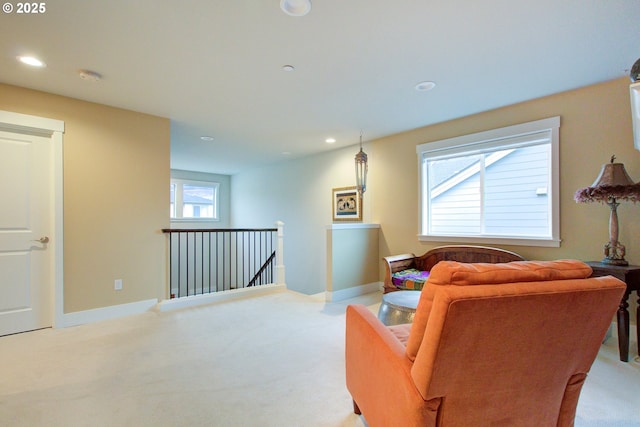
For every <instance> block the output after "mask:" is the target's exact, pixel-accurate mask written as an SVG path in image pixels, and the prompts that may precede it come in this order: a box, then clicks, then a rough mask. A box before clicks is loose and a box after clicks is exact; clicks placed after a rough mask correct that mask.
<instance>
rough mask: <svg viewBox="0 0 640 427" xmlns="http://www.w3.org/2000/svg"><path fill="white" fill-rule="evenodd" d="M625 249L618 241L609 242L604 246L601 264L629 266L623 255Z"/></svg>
mask: <svg viewBox="0 0 640 427" xmlns="http://www.w3.org/2000/svg"><path fill="white" fill-rule="evenodd" d="M625 252H626V248H625V247H624V245H623V244H622V243H620V242H618V241H609V242H607V244H606V245H604V259H603V260H602V263H603V264H609V265H629V263H628V262H627V260H626V259H624V255H625Z"/></svg>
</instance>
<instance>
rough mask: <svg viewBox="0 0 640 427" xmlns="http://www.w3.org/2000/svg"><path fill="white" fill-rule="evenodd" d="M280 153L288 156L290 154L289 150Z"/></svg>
mask: <svg viewBox="0 0 640 427" xmlns="http://www.w3.org/2000/svg"><path fill="white" fill-rule="evenodd" d="M282 155H283V156H290V155H291V151H283V152H282Z"/></svg>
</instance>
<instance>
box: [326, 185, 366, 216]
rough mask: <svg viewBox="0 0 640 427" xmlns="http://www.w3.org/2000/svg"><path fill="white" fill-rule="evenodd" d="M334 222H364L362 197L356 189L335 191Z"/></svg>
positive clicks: (342, 188) (349, 188)
mask: <svg viewBox="0 0 640 427" xmlns="http://www.w3.org/2000/svg"><path fill="white" fill-rule="evenodd" d="M332 200H333V209H332V210H333V221H334V222H336V221H362V197H360V196H359V195H358V190H357V189H356V187H341V188H334V189H333V199H332Z"/></svg>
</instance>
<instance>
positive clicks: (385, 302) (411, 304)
mask: <svg viewBox="0 0 640 427" xmlns="http://www.w3.org/2000/svg"><path fill="white" fill-rule="evenodd" d="M419 299H420V291H396V292H389V293H387V294H384V295H382V303H381V304H380V309H378V319H380V321H381V322H382V323H384V324H385V325H387V326H391V325H400V324H402V323H412V322H413V316H414V315H415V314H416V307H417V306H418V300H419Z"/></svg>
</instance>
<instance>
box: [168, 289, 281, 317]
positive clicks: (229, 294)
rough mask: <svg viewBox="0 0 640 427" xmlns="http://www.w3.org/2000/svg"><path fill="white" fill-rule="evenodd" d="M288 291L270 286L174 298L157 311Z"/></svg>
mask: <svg viewBox="0 0 640 427" xmlns="http://www.w3.org/2000/svg"><path fill="white" fill-rule="evenodd" d="M286 289H287V285H285V284H275V283H273V284H268V285H260V286H252V287H250V288H241V289H231V290H229V291H224V292H214V293H211V294H205V295H192V296H188V297H182V298H174V299H168V300H163V301H160V302H159V303H158V305H157V309H158V310H160V311H168V310H177V309H179V308H185V307H195V306H198V305H204V304H210V303H212V302H220V301H228V300H233V299H240V298H246V297H250V296H255V295H262V294H265V293H272V292H280V291H284V290H286Z"/></svg>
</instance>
